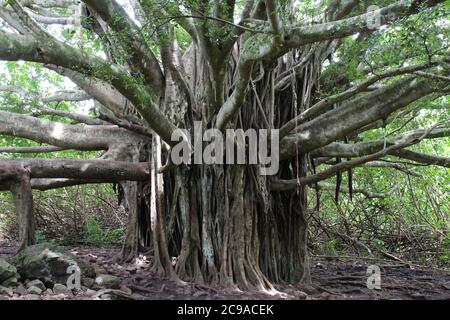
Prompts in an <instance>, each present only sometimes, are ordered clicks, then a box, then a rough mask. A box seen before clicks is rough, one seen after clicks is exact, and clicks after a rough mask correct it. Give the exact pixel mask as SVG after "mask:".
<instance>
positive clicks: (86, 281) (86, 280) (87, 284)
mask: <svg viewBox="0 0 450 320" xmlns="http://www.w3.org/2000/svg"><path fill="white" fill-rule="evenodd" d="M94 283H95V281H94V279H92V278H87V277H83V278H81V284H82V285H83V286H85V287H88V288H92V286H93V285H94Z"/></svg>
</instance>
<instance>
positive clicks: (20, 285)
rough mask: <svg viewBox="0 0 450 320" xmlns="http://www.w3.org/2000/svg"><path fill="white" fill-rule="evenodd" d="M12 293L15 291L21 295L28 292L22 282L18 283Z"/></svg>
mask: <svg viewBox="0 0 450 320" xmlns="http://www.w3.org/2000/svg"><path fill="white" fill-rule="evenodd" d="M14 293H17V294H19V295H21V296H23V295H26V294H28V291H27V289H25V287H24V286H23V285H22V284H19V285H18V286H17V287H16V288H14Z"/></svg>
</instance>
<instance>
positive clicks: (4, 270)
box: [0, 259, 20, 287]
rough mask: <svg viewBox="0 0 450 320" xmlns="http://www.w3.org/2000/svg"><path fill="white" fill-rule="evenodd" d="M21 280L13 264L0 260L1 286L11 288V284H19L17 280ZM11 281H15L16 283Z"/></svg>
mask: <svg viewBox="0 0 450 320" xmlns="http://www.w3.org/2000/svg"><path fill="white" fill-rule="evenodd" d="M19 278H20V276H19V274H18V273H17V269H16V268H15V267H14V266H13V265H12V264H9V263H8V262H6V261H5V260H3V259H0V284H2V285H3V286H5V287H9V286H10V285H11V283H17V279H19ZM11 279H15V281H14V280H11ZM8 281H9V282H8ZM5 282H6V284H5Z"/></svg>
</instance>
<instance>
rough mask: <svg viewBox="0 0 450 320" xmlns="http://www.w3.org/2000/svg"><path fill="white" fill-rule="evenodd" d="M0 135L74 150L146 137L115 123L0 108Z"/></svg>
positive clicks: (98, 147) (110, 145) (104, 148)
mask: <svg viewBox="0 0 450 320" xmlns="http://www.w3.org/2000/svg"><path fill="white" fill-rule="evenodd" d="M0 135H7V136H14V137H21V138H26V139H30V140H33V141H36V142H40V143H46V144H50V145H53V146H56V147H61V148H70V149H76V150H86V151H89V150H108V149H109V148H110V147H112V146H115V145H117V144H129V143H130V141H136V142H137V141H142V140H145V139H147V138H145V137H143V136H140V135H137V134H135V133H133V132H130V131H128V130H125V129H122V128H118V127H117V126H112V125H111V126H89V125H86V126H80V125H68V124H63V123H59V122H54V121H49V120H45V119H38V118H35V117H30V116H26V115H22V114H17V113H12V112H5V111H0Z"/></svg>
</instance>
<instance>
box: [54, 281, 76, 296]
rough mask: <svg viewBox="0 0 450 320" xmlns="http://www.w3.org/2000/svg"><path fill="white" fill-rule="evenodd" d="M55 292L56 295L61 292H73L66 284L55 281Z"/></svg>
mask: <svg viewBox="0 0 450 320" xmlns="http://www.w3.org/2000/svg"><path fill="white" fill-rule="evenodd" d="M53 293H54V294H55V295H59V294H67V295H69V294H71V293H72V291H70V290H69V288H67V287H66V286H65V285H63V284H60V283H55V285H54V286H53Z"/></svg>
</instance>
